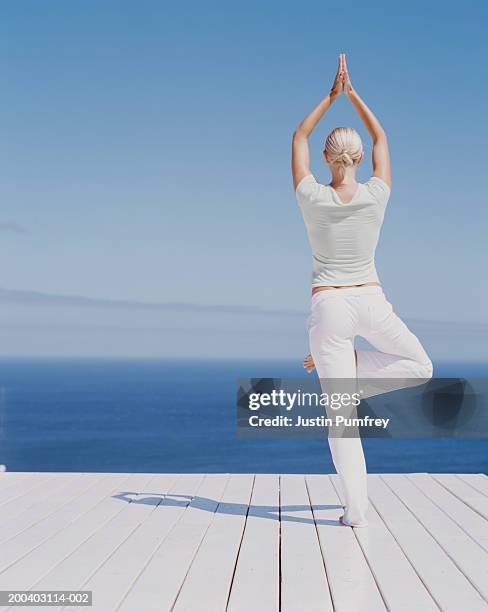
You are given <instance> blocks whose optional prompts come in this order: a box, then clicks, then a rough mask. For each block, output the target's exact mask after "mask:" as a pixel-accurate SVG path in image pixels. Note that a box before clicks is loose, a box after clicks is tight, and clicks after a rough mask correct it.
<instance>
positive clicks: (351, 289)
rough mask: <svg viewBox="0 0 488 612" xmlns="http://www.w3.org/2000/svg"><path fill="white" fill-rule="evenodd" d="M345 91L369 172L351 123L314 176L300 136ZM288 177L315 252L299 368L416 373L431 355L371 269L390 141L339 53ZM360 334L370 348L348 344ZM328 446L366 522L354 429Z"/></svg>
mask: <svg viewBox="0 0 488 612" xmlns="http://www.w3.org/2000/svg"><path fill="white" fill-rule="evenodd" d="M342 93H344V94H345V95H346V96H347V97H348V98H349V100H350V102H351V103H352V105H353V107H354V109H355V110H356V112H357V113H358V115H359V117H360V118H361V120H362V121H363V123H364V125H365V127H366V129H367V130H368V132H369V134H370V136H371V139H372V141H373V175H372V177H371V178H370V179H369V180H368V181H367V182H366V183H364V184H363V183H358V182H357V181H356V169H357V167H358V165H359V164H360V163H361V161H362V159H363V145H362V142H361V138H360V137H359V134H358V133H357V132H356V131H355V130H354V129H352V128H343V127H340V128H336V129H334V130H333V131H332V132H331V133H330V134H329V136H328V137H327V140H326V142H325V149H324V152H323V155H324V160H325V162H326V164H327V165H328V166H329V170H330V173H331V177H332V180H331V182H330V184H328V185H322V184H320V183H318V182H317V181H316V180H315V178H314V176H313V174H312V173H311V171H310V166H309V149H308V138H309V136H310V134H311V133H312V131H313V130H314V129H315V127H316V126H317V124H318V123H319V121H320V120H321V119H322V117H323V115H324V114H325V113H326V112H327V110H328V109H329V108H330V106H331V104H332V103H333V102H334V101H335V100H336V98H338V97H339V96H340V95H341V94H342ZM292 173H293V184H294V187H295V190H296V196H297V200H298V203H299V205H300V208H301V210H302V214H303V218H304V221H305V225H306V228H307V233H308V238H309V242H310V246H311V250H312V254H313V271H312V305H311V315H310V318H309V341H310V352H311V355H309V356H308V357H307V358H306V359H305V361H304V366H305V368H306V369H307V370H308V371H309V372H310V371H312V370H313V368H314V367H316V369H317V373H318V375H319V377H320V378H321V379H334V378H336V379H337V378H347V379H353V378H354V379H355V378H356V377H359V378H372V377H374V378H403V379H405V378H421V379H428V378H430V377H431V376H432V363H431V361H430V359H429V357H428V355H427V354H426V352H425V350H424V349H423V348H422V345H421V344H420V342H419V340H418V338H417V337H416V336H415V335H414V334H413V333H412V332H411V331H410V330H409V329H408V328H407V326H406V325H405V323H403V322H402V321H401V320H400V319H399V318H398V317H397V315H396V314H395V313H394V312H393V309H392V306H391V304H390V303H389V302H388V301H387V300H386V298H385V295H384V293H383V290H382V288H381V285H380V283H379V279H378V275H377V273H376V269H375V263H374V255H375V249H376V245H377V243H378V238H379V233H380V229H381V224H382V222H383V216H384V212H385V208H386V205H387V202H388V199H389V196H390V190H391V177H390V157H389V151H388V141H387V137H386V133H385V131H384V129H383V128H382V127H381V125H380V123H379V121H378V119H377V118H376V117H375V116H374V114H373V113H372V112H371V110H370V109H369V108H368V107H367V106H366V104H365V103H364V102H363V100H362V99H361V98H360V97H359V95H358V94H357V92H356V91H355V89H354V88H353V86H352V84H351V81H350V78H349V74H348V70H347V65H346V58H345V55H344V54H341V55H340V56H339V68H338V70H337V75H336V77H335V81H334V84H333V86H332V89H331V90H330V92H329V93H328V94H327V96H326V97H325V98H324V99H323V100H322V101H321V102H320V103H319V104H318V105H317V106H316V107H315V108H314V109H313V110H312V111H311V112H310V113H309V114H308V115H307V116H306V117H305V119H304V120H303V121H302V123H301V124H300V125H299V126H298V128H297V129H296V130H295V133H294V134H293V153H292ZM356 335H360V336H362V337H364V338H366V340H367V341H368V342H370V343H371V344H372V345H373V346H374V347H375V349H377V350H374V351H362V350H355V349H354V338H355V336H356ZM329 446H330V449H331V454H332V458H333V461H334V465H335V468H336V471H337V473H338V474H339V477H340V480H341V483H342V489H343V494H344V502H345V510H344V514H343V516H342V517H341V519H340V520H341V522H342V524H344V525H347V526H351V527H363V526H366V525H367V520H366V511H367V507H368V496H367V487H366V465H365V461H364V454H363V449H362V445H361V440H360V438H359V437H351V438H339V437H336V438H333V437H331V436H329Z"/></svg>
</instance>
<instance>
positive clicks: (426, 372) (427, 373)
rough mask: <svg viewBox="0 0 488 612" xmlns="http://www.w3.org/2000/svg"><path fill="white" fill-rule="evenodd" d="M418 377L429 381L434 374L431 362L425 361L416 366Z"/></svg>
mask: <svg viewBox="0 0 488 612" xmlns="http://www.w3.org/2000/svg"><path fill="white" fill-rule="evenodd" d="M418 372H419V373H418V377H419V378H427V379H431V378H432V375H433V373H434V366H433V365H432V361H431V360H430V359H427V361H422V362H420V363H419V364H418Z"/></svg>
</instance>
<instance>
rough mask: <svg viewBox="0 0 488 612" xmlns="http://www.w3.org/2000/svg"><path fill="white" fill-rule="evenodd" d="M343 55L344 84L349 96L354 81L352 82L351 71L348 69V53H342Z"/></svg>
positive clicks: (345, 91)
mask: <svg viewBox="0 0 488 612" xmlns="http://www.w3.org/2000/svg"><path fill="white" fill-rule="evenodd" d="M341 56H342V85H343V90H344V93H345V94H346V96H348V95H349V94H350V93H351V92H352V83H351V79H350V78H349V72H348V70H347V64H346V54H345V53H341Z"/></svg>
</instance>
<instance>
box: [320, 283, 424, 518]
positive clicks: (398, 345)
mask: <svg viewBox="0 0 488 612" xmlns="http://www.w3.org/2000/svg"><path fill="white" fill-rule="evenodd" d="M308 328H309V339H310V352H311V354H312V357H313V360H314V362H315V367H316V369H317V374H318V375H319V377H320V378H321V379H327V378H350V379H351V378H356V377H357V378H398V379H401V378H410V379H411V378H421V379H428V378H430V377H431V376H432V362H431V360H430V359H429V357H428V355H427V353H426V352H425V350H424V349H423V347H422V345H421V344H420V342H419V340H418V338H417V337H416V336H415V335H414V334H413V333H412V332H411V331H410V330H409V329H408V327H407V326H406V325H405V323H404V322H403V321H402V320H401V319H400V318H399V317H398V316H397V315H396V314H395V313H394V312H393V308H392V305H391V304H390V303H389V302H388V301H387V300H386V298H385V295H384V293H383V290H382V289H381V287H377V286H369V287H347V288H344V289H329V290H326V291H320V292H318V293H316V294H315V295H314V296H313V297H312V306H311V313H310V317H309V322H308ZM356 335H359V336H362V337H363V338H365V339H366V340H367V341H368V342H369V343H370V344H372V345H373V346H374V347H375V348H376V349H377V350H375V351H368V350H358V351H355V350H354V337H355V336H356ZM356 356H357V364H356ZM329 446H330V450H331V454H332V459H333V461H334V466H335V468H336V471H337V473H338V475H339V477H340V480H341V484H342V490H343V494H344V501H345V512H344V517H343V522H344V523H345V524H347V525H351V526H357V527H359V526H366V525H367V520H366V511H367V508H368V493H367V486H366V464H365V460H364V453H363V448H362V445H361V439H360V438H359V437H356V438H340V437H338V438H333V437H329Z"/></svg>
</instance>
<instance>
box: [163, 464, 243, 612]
mask: <svg viewBox="0 0 488 612" xmlns="http://www.w3.org/2000/svg"><path fill="white" fill-rule="evenodd" d="M253 483H254V476H253V475H252V474H233V475H232V476H231V477H230V480H229V483H228V484H227V487H226V489H225V491H224V494H223V496H222V500H221V502H220V503H219V505H218V508H217V510H216V512H215V517H214V520H213V521H212V523H211V525H210V527H209V528H208V530H207V532H206V534H205V537H204V539H203V541H202V543H201V545H200V547H199V549H198V552H197V554H196V556H195V558H194V560H193V563H192V564H191V566H190V568H189V570H188V573H187V575H186V578H185V581H184V582H183V585H182V587H181V589H180V592H179V594H178V598H177V600H176V603H175V605H174V607H173V611H174V612H183V611H186V612H219V611H221V612H225V610H226V606H227V601H228V598H229V592H230V587H231V584H232V576H233V574H234V569H235V565H236V562H237V557H238V554H239V547H240V544H241V540H242V535H243V532H244V526H245V524H246V518H247V512H248V509H249V502H250V500H251V494H252V488H253Z"/></svg>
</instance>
